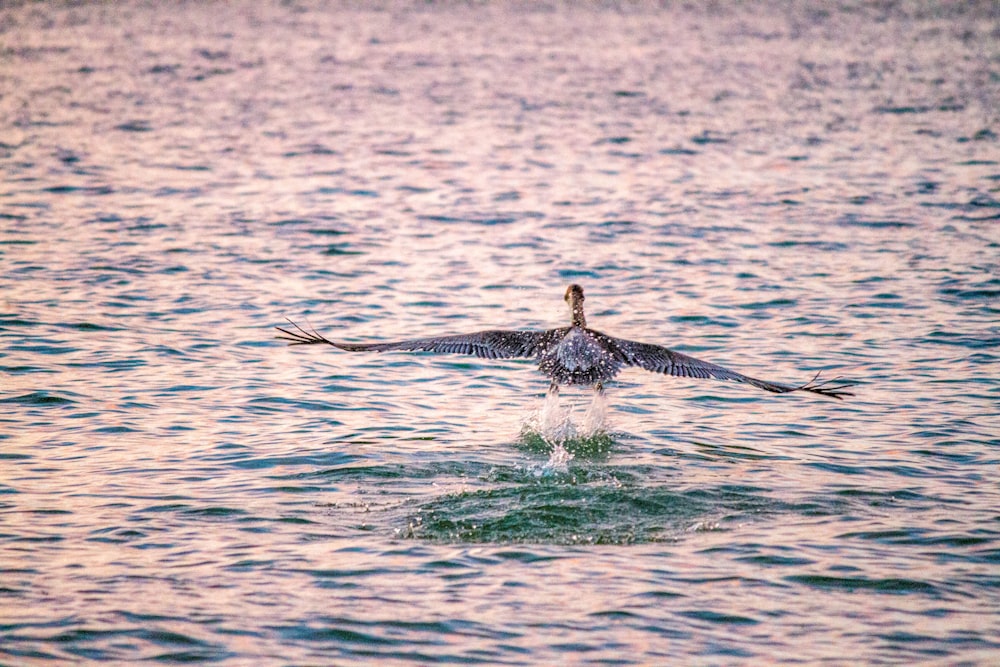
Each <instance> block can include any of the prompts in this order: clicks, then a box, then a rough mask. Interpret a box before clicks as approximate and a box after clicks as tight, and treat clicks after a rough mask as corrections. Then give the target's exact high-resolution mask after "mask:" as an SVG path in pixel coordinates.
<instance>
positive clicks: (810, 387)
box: [608, 336, 857, 398]
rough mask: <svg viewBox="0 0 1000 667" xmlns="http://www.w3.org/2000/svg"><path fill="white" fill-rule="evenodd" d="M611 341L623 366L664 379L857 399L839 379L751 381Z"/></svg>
mask: <svg viewBox="0 0 1000 667" xmlns="http://www.w3.org/2000/svg"><path fill="white" fill-rule="evenodd" d="M608 339H609V341H610V342H611V343H612V344H613V346H614V348H615V354H616V356H617V358H618V359H619V360H620V361H621V362H622V363H623V364H625V365H627V366H637V367H639V368H643V369H645V370H647V371H652V372H654V373H663V374H664V375H674V376H677V377H687V378H700V379H711V378H714V379H717V380H732V381H733V382H742V383H744V384H749V385H751V386H754V387H757V388H759V389H763V390H765V391H770V392H773V393H775V394H787V393H789V392H792V391H808V392H811V393H814V394H820V395H821V396H829V397H832V398H843V397H844V396H853V395H854V394H853V393H851V392H849V391H846V389H848V388H850V387H853V386H854V385H856V384H857V383H856V382H848V381H838V380H837V379H836V378H834V379H833V380H823V381H818V380H819V374H818V373H817V374H816V376H815V377H813V379H812V380H810V381H809V382H806V383H805V384H801V385H788V384H782V383H780V382H770V381H768V380H759V379H757V378H754V377H750V376H749V375H744V374H743V373H737V372H736V371H731V370H729V369H728V368H724V367H723V366H719V365H717V364H713V363H711V362H708V361H702V360H701V359H695V358H694V357H691V356H688V355H686V354H682V353H681V352H674V351H673V350H669V349H667V348H665V347H662V346H660V345H653V344H651V343H639V342H636V341H632V340H624V339H621V338H612V337H611V336H608Z"/></svg>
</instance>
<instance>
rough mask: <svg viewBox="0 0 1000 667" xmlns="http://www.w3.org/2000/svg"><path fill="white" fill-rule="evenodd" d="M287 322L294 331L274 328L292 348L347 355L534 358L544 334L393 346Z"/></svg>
mask: <svg viewBox="0 0 1000 667" xmlns="http://www.w3.org/2000/svg"><path fill="white" fill-rule="evenodd" d="M288 323H289V324H291V325H292V327H294V329H283V328H281V327H275V328H276V329H277V330H278V331H280V332H281V333H283V334H284V335H283V336H278V338H280V339H282V340H287V341H291V343H290V344H291V345H316V344H321V343H322V344H326V345H332V346H334V347H336V348H338V349H341V350H348V351H350V352H388V351H390V350H414V351H416V350H423V351H427V352H449V353H454V354H474V355H475V356H477V357H482V358H485V359H511V358H514V357H529V358H530V357H535V356H537V354H538V345H539V343H540V342H541V341H542V339H543V337H544V335H545V333H544V332H542V331H505V330H494V331H477V332H476V333H470V334H459V335H456V336H438V337H436V338H414V339H412V340H400V341H395V342H392V343H335V342H333V341H332V340H329V339H327V338H324V337H323V336H322V335H320V334H319V333H317V332H316V331H315V330H313V331H306V330H305V329H303V328H302V327H300V326H299V325H297V324H295V322H292V321H291V320H288Z"/></svg>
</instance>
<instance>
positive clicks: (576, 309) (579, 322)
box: [570, 303, 587, 327]
mask: <svg viewBox="0 0 1000 667" xmlns="http://www.w3.org/2000/svg"><path fill="white" fill-rule="evenodd" d="M570 312H571V313H572V314H573V326H575V327H585V326H587V318H586V317H585V316H584V314H583V304H582V303H574V304H573V305H572V306H571V307H570Z"/></svg>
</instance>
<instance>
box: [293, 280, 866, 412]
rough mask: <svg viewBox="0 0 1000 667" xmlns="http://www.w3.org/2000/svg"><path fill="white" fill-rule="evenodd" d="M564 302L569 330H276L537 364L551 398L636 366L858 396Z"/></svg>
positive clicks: (775, 388) (577, 296)
mask: <svg viewBox="0 0 1000 667" xmlns="http://www.w3.org/2000/svg"><path fill="white" fill-rule="evenodd" d="M563 298H564V299H565V300H566V303H568V304H569V307H570V325H569V326H568V327H559V328H558V329H549V330H548V331H517V330H503V329H494V330H489V331H477V332H475V333H469V334H458V335H454V336H436V337H433V338H413V339H411V340H402V341H395V342H389V343H337V342H334V341H332V340H329V339H328V338H325V337H324V336H322V335H320V334H319V333H317V332H316V331H315V330H313V331H306V330H305V329H303V328H302V327H300V326H299V325H297V324H295V323H294V322H292V321H291V320H288V323H289V324H290V325H291V327H292V328H289V329H285V328H283V327H275V328H276V329H277V330H278V331H280V332H281V333H282V334H283V335H279V336H277V338H280V339H282V340H287V341H290V344H291V345H319V344H323V345H332V346H333V347H335V348H337V349H339V350H346V351H348V352H388V351H390V350H410V351H426V352H447V353H454V354H474V355H475V356H477V357H481V358H485V359H512V358H527V359H535V360H536V361H537V362H538V369H539V370H540V371H541V372H542V373H544V374H545V375H547V376H548V377H549V379H550V380H551V384H550V385H549V392H550V394H558V393H559V387H560V385H590V386H592V387H593V388H594V391H595V399H596V397H597V396H599V395H601V394H603V393H604V383H605V382H608V381H609V380H611V379H612V378H614V377H615V376H616V375H618V373H619V372H620V371H621V370H622V369H623V368H625V367H628V366H636V367H638V368H642V369H645V370H647V371H652V372H653V373H662V374H664V375H673V376H677V377H687V378H706V379H707V378H714V379H717V380H732V381H734V382H742V383H744V384H748V385H751V386H753V387H757V388H758V389H763V390H765V391H770V392H773V393H775V394H788V393H791V392H795V391H804V392H809V393H813V394H819V395H820V396H828V397H830V398H836V399H843V398H844V397H845V396H853V395H854V394H853V393H851V392H849V391H846V390H847V389H849V388H850V387H853V386H855V385H856V384H857V382H852V381H844V380H840V379H839V378H834V379H832V380H823V381H819V374H818V373H817V374H816V376H814V377H813V379H812V380H810V381H808V382H806V383H804V384H799V385H789V384H781V383H778V382H770V381H768V380H758V379H757V378H753V377H750V376H749V375H743V374H742V373H737V372H736V371H731V370H729V369H728V368H723V367H722V366H718V365H716V364H713V363H710V362H707V361H702V360H701V359H695V358H694V357H689V356H688V355H686V354H681V353H680V352H674V351H673V350H669V349H667V348H665V347H662V346H660V345H654V344H652V343H639V342H637V341H633V340H626V339H624V338H615V337H614V336H609V335H607V334H605V333H601V332H600V331H597V330H596V329H591V328H589V327H588V326H587V318H586V316H585V315H584V313H583V301H584V296H583V288H582V287H580V286H579V285H570V286H569V287H568V288H567V289H566V295H565V296H564V297H563Z"/></svg>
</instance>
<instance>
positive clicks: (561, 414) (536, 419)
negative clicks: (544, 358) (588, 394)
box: [520, 391, 614, 477]
mask: <svg viewBox="0 0 1000 667" xmlns="http://www.w3.org/2000/svg"><path fill="white" fill-rule="evenodd" d="M607 410H608V399H607V397H606V396H605V395H604V393H603V392H602V393H600V394H595V396H594V399H593V401H592V402H591V404H590V406H589V407H588V408H587V411H586V413H585V414H584V416H583V420H582V422H581V423H580V424H579V425H577V423H576V422H575V421H574V419H573V406H569V407H564V406H563V405H562V404H561V403H560V400H559V393H558V392H552V391H550V392H549V393H547V394H546V395H545V401H544V402H543V403H542V406H541V407H540V408H539V409H538V411H537V412H535V413H534V414H532V415H531V416H529V417H528V419H527V420H525V423H524V426H523V427H522V429H521V438H520V445H521V446H522V448H523V449H526V450H528V451H532V452H535V453H538V454H543V453H547V454H548V455H549V460H548V461H547V462H546V463H545V464H544V465H543V466H541V468H540V469H539V470H538V471H537V475H538V476H540V477H546V476H551V475H556V474H564V473H566V472H568V470H569V462H570V461H572V460H573V459H574V458H576V457H577V456H582V457H584V458H588V459H595V458H596V459H599V458H604V457H606V456H607V455H608V453H609V452H610V450H611V446H612V445H613V444H614V439H613V438H612V437H611V435H609V433H608V430H607V423H606V420H607Z"/></svg>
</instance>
